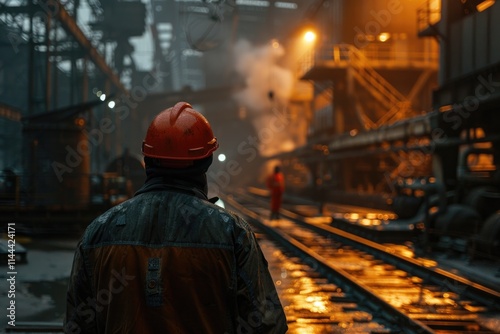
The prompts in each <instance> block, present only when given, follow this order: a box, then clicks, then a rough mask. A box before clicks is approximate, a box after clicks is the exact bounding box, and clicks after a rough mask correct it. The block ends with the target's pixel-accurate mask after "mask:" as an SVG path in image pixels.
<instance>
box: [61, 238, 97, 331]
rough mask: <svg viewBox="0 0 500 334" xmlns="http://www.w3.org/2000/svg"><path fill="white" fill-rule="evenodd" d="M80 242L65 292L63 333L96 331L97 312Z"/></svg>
mask: <svg viewBox="0 0 500 334" xmlns="http://www.w3.org/2000/svg"><path fill="white" fill-rule="evenodd" d="M90 277H91V276H90V275H89V273H88V270H87V267H86V265H85V259H84V252H83V250H82V245H81V242H80V243H79V244H78V247H77V249H76V252H75V256H74V259H73V267H72V269H71V274H70V277H69V283H68V291H67V294H66V315H65V318H64V332H65V333H80V334H83V333H96V332H97V328H96V327H97V326H96V312H98V311H99V310H98V308H97V307H96V306H97V304H96V303H95V302H93V301H95V297H94V294H93V293H92V291H93V289H92V287H91V281H90Z"/></svg>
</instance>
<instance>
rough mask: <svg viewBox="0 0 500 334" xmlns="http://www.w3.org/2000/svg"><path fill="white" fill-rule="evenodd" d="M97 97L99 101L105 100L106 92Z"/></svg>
mask: <svg viewBox="0 0 500 334" xmlns="http://www.w3.org/2000/svg"><path fill="white" fill-rule="evenodd" d="M99 98H100V99H101V101H104V100H106V94H104V93H102V94H101V96H99Z"/></svg>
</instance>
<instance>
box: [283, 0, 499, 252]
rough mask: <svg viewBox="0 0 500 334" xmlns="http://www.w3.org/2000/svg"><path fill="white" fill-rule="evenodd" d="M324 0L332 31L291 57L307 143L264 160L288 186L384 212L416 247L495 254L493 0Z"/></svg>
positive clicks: (495, 8) (496, 121)
mask: <svg viewBox="0 0 500 334" xmlns="http://www.w3.org/2000/svg"><path fill="white" fill-rule="evenodd" d="M335 3H336V4H337V5H339V6H340V10H341V16H343V17H344V18H347V19H346V20H345V21H342V20H341V19H340V20H341V21H340V22H342V24H341V26H342V28H339V24H338V22H337V23H336V24H337V25H336V27H337V28H339V29H337V30H335V29H323V31H333V30H335V33H334V35H328V36H327V37H325V38H323V39H324V40H330V41H331V42H329V43H326V44H325V43H322V44H320V45H317V46H315V47H314V48H312V49H311V50H309V51H308V53H307V54H306V55H305V57H304V58H303V60H302V66H301V72H300V79H301V80H303V81H308V82H310V83H311V84H312V85H313V87H314V92H315V93H314V98H313V101H312V105H313V107H312V109H313V112H312V114H311V115H310V116H309V119H310V122H309V134H308V140H307V144H306V145H304V146H303V147H300V148H298V149H295V150H293V151H291V152H286V153H282V154H280V155H277V156H276V157H275V158H279V159H281V160H282V161H283V164H284V167H285V175H289V180H288V181H289V182H288V184H289V187H288V189H289V190H290V191H292V190H293V189H295V191H297V192H300V193H302V194H304V195H307V196H311V197H315V198H316V200H318V201H325V200H328V201H333V202H337V203H347V204H354V205H361V206H367V207H376V208H381V209H386V210H392V211H394V212H395V213H397V215H398V216H399V219H400V220H402V221H403V220H404V221H408V222H409V223H412V224H414V226H415V227H417V228H419V229H420V230H421V231H422V232H423V233H422V240H423V241H424V242H423V244H424V247H438V246H440V247H445V248H447V249H453V248H455V249H459V250H461V251H464V252H470V254H471V255H473V256H488V257H494V258H497V259H498V258H499V257H500V242H499V240H500V223H499V222H500V219H499V213H498V212H497V210H500V172H499V169H500V142H499V140H500V137H499V136H498V134H499V133H500V119H499V118H498V117H497V116H496V115H495V113H496V112H497V109H498V106H499V105H500V70H499V64H500V49H498V48H497V47H496V46H495V38H498V36H499V33H500V30H499V28H498V25H496V24H494V22H497V21H498V20H499V19H500V3H498V2H495V1H471V0H464V1H452V0H443V1H433V0H428V1H425V2H423V3H419V4H418V5H416V4H409V3H408V2H404V3H403V2H401V3H399V5H398V6H395V7H391V6H389V4H388V3H386V2H383V1H382V2H376V4H375V3H374V2H370V4H368V3H365V2H361V3H359V2H356V8H354V4H352V5H350V4H348V3H347V2H342V4H341V5H340V2H335ZM330 4H331V3H330ZM393 4H394V3H393ZM358 6H360V7H358ZM368 6H370V7H368ZM368 8H369V9H368ZM337 9H339V8H337ZM364 9H366V11H365V10H364ZM355 11H357V13H360V14H359V16H360V18H358V19H356V18H355V17H354V16H353V13H354V12H355ZM363 13H364V14H366V15H363ZM328 15H330V16H331V15H332V14H331V13H330V12H328V11H326V10H325V11H320V12H319V14H318V15H317V16H316V17H315V18H314V21H315V22H322V24H323V25H328V22H329V21H328ZM413 19H414V21H413ZM330 21H331V20H330ZM409 22H411V23H409ZM318 25H319V26H321V24H318ZM353 25H354V26H355V28H354V29H350V27H352V26H353ZM346 27H347V28H349V29H346ZM329 28H331V27H329ZM339 31H340V32H339ZM335 34H337V35H338V34H340V36H337V35H335ZM343 41H352V43H345V42H343ZM412 47H415V49H412Z"/></svg>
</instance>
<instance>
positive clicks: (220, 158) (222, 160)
mask: <svg viewBox="0 0 500 334" xmlns="http://www.w3.org/2000/svg"><path fill="white" fill-rule="evenodd" d="M217 159H219V161H220V162H224V161H226V155H225V154H224V153H221V154H219V156H218V157H217Z"/></svg>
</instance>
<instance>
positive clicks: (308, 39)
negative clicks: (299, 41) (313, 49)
mask: <svg viewBox="0 0 500 334" xmlns="http://www.w3.org/2000/svg"><path fill="white" fill-rule="evenodd" d="M315 39H316V34H315V33H314V32H312V31H308V32H306V33H305V35H304V40H305V41H306V42H312V41H314V40H315Z"/></svg>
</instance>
